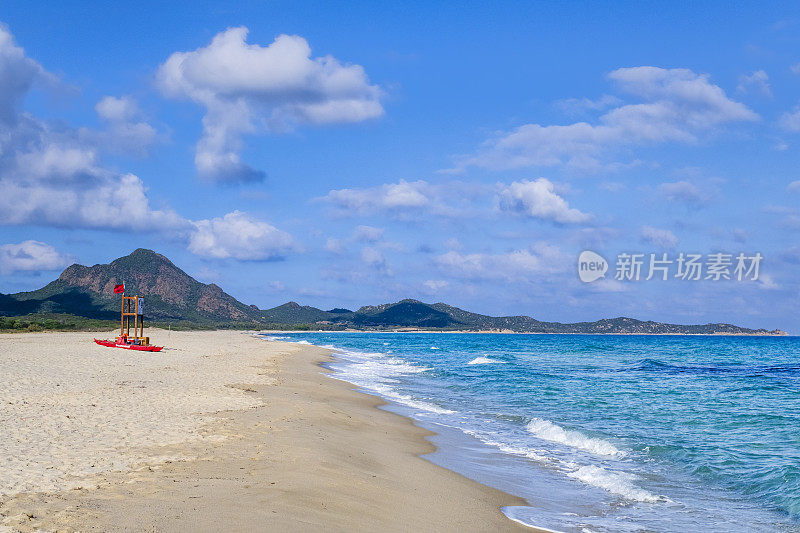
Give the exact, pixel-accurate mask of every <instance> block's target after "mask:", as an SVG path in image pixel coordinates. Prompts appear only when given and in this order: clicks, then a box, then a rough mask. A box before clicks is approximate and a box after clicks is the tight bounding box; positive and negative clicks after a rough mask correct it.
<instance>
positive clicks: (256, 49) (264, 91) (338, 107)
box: [157, 27, 384, 182]
mask: <svg viewBox="0 0 800 533" xmlns="http://www.w3.org/2000/svg"><path fill="white" fill-rule="evenodd" d="M247 33H248V29H247V28H245V27H238V28H229V29H227V30H225V31H223V32H221V33H219V34H217V35H216V36H215V37H214V38H213V39H212V41H211V43H210V44H209V45H208V46H206V47H203V48H198V49H196V50H194V51H191V52H175V53H174V54H172V55H171V56H169V58H167V60H166V61H165V62H164V63H163V64H162V65H161V66H160V67H159V69H158V72H157V77H158V83H159V86H160V88H161V90H162V91H163V93H164V94H165V95H168V96H172V97H177V98H188V99H189V100H192V101H194V102H196V103H198V104H200V105H202V106H204V107H205V109H206V115H205V116H204V117H203V135H202V137H201V139H200V141H199V142H198V144H197V152H196V156H195V164H196V166H197V169H198V172H199V173H200V175H201V176H203V177H206V178H208V179H211V180H214V181H228V182H236V181H252V180H259V179H261V178H263V173H262V172H260V171H258V170H255V169H253V168H251V167H249V166H248V165H246V164H245V163H243V162H242V161H241V159H240V155H239V154H240V152H241V150H242V136H243V135H245V134H248V133H254V132H256V131H258V130H259V129H260V127H261V126H264V127H266V128H267V129H272V130H280V129H286V128H288V127H291V126H293V125H295V124H312V125H321V124H332V123H342V122H360V121H363V120H367V119H371V118H376V117H379V116H381V115H382V114H383V112H384V111H383V106H382V105H381V102H380V99H381V96H382V91H381V89H380V88H379V87H378V86H377V85H372V84H370V82H369V78H368V77H367V74H366V73H365V71H364V69H363V67H361V66H360V65H345V64H342V63H340V62H339V60H337V59H336V58H334V57H332V56H323V57H316V58H312V57H311V48H310V46H309V44H308V42H306V40H305V39H303V38H302V37H300V36H298V35H279V36H278V37H276V38H275V40H274V41H273V42H272V43H271V44H270V45H268V46H261V45H258V44H248V43H247V42H246V39H247Z"/></svg>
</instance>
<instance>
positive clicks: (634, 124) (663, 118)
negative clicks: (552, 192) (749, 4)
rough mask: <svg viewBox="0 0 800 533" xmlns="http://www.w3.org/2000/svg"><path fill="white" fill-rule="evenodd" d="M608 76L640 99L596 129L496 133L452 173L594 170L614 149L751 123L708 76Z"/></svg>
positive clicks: (660, 72)
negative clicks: (547, 168)
mask: <svg viewBox="0 0 800 533" xmlns="http://www.w3.org/2000/svg"><path fill="white" fill-rule="evenodd" d="M608 78H609V79H610V80H612V81H613V82H615V83H616V84H617V86H618V87H619V88H620V90H621V91H623V92H625V93H628V94H631V95H633V96H635V97H638V98H640V99H641V100H642V101H643V102H642V103H638V104H626V105H622V106H619V107H616V108H613V109H611V110H610V111H608V112H607V113H605V114H603V115H602V116H601V117H600V118H599V120H598V122H597V123H595V124H590V123H588V122H577V123H574V124H568V125H563V126H562V125H553V126H543V125H541V124H525V125H523V126H520V127H518V128H516V129H515V130H513V131H511V132H502V133H500V134H498V135H497V136H496V137H495V138H492V139H489V140H488V141H486V142H485V143H484V144H483V145H482V146H481V147H480V148H479V149H478V150H477V152H476V153H474V154H473V155H470V156H466V157H462V158H459V160H458V161H457V165H456V167H455V168H454V169H452V171H453V172H459V171H462V170H464V169H465V168H467V167H470V166H477V167H483V168H488V169H494V170H502V169H511V168H522V167H529V166H555V165H568V166H571V167H574V168H578V169H583V170H596V169H597V168H598V167H600V166H601V164H602V163H603V161H604V160H607V158H608V155H609V154H610V153H613V152H614V151H616V150H618V149H619V148H621V147H625V146H636V145H647V144H658V143H664V142H670V141H671V142H684V143H691V142H695V141H697V140H698V138H699V137H698V136H699V135H700V134H701V133H704V132H707V131H711V130H713V129H714V128H715V127H717V126H719V125H722V124H725V123H728V122H737V121H753V120H757V119H758V115H756V114H755V113H754V112H753V111H751V110H750V109H748V108H747V107H746V106H744V105H743V104H741V103H739V102H735V101H733V100H731V99H730V98H728V97H727V96H726V94H725V92H724V91H723V90H722V89H721V88H720V87H718V86H717V85H714V84H713V83H711V82H710V81H709V76H708V75H705V74H696V73H694V72H692V71H691V70H688V69H662V68H657V67H633V68H621V69H618V70H615V71H613V72H611V73H610V74H609V75H608Z"/></svg>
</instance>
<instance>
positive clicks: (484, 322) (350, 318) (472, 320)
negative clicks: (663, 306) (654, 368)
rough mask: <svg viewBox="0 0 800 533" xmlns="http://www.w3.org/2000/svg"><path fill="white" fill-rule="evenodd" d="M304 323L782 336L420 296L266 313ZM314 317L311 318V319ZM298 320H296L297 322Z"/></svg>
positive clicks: (774, 332) (720, 326) (378, 327)
mask: <svg viewBox="0 0 800 533" xmlns="http://www.w3.org/2000/svg"><path fill="white" fill-rule="evenodd" d="M300 310H302V316H303V318H304V319H305V320H301V322H304V323H306V324H312V325H315V326H316V327H319V328H325V329H331V328H333V329H374V330H390V329H398V328H404V329H435V330H464V331H498V332H499V331H509V332H519V333H586V334H598V333H614V334H660V335H670V334H674V335H692V334H694V335H714V334H734V335H781V334H783V332H781V331H779V330H772V331H768V330H766V329H749V328H742V327H739V326H734V325H732V324H697V325H681V324H665V323H662V322H653V321H642V320H636V319H634V318H627V317H619V318H607V319H603V320H598V321H596V322H576V323H572V324H563V323H560V322H542V321H539V320H536V319H534V318H531V317H529V316H502V317H493V316H488V315H481V314H478V313H471V312H469V311H464V310H463V309H459V308H458V307H453V306H452V305H447V304H445V303H435V304H426V303H423V302H420V301H418V300H401V301H399V302H396V303H390V304H383V305H375V306H364V307H361V308H360V309H358V310H357V311H348V310H347V309H332V310H331V311H322V310H320V309H316V308H314V307H300V306H299V305H298V304H296V303H294V302H290V303H289V304H284V305H282V306H279V307H275V308H273V309H269V310H267V311H264V312H263V313H264V314H266V315H268V316H269V317H271V321H272V322H275V323H280V324H290V323H292V321H293V317H297V316H299V313H300ZM312 319H314V320H315V321H314V322H312V321H311V320H312ZM295 323H296V322H295Z"/></svg>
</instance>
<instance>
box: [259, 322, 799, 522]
mask: <svg viewBox="0 0 800 533" xmlns="http://www.w3.org/2000/svg"><path fill="white" fill-rule="evenodd" d="M265 337H266V338H268V339H276V340H284V341H289V342H300V343H309V344H314V345H319V346H326V347H328V348H331V349H332V350H334V357H335V359H334V361H333V362H331V363H328V364H327V365H328V366H329V368H330V369H331V370H332V371H333V374H332V376H333V377H334V378H335V379H340V380H344V381H347V382H349V383H352V384H353V385H354V388H356V389H357V390H361V391H363V392H367V393H370V394H374V395H378V396H380V397H382V398H383V399H385V400H386V401H387V402H388V405H387V407H385V408H387V409H389V410H391V411H395V412H397V413H400V414H403V415H405V416H408V417H411V418H413V419H414V420H415V421H416V423H417V424H418V425H420V426H423V427H425V428H428V429H430V430H432V431H434V432H435V433H436V436H434V437H431V438H430V439H431V441H432V442H433V443H434V444H435V445H436V446H437V447H438V449H437V451H436V452H434V453H432V454H429V455H426V456H424V457H425V459H427V460H430V461H432V462H434V463H436V464H439V465H441V466H444V467H446V468H448V469H451V470H453V471H456V472H459V473H460V474H463V475H465V476H467V477H469V478H472V479H474V480H476V481H478V482H481V483H484V484H486V485H490V486H493V487H495V488H498V489H501V490H504V491H506V492H508V493H511V494H515V495H518V496H521V497H522V498H524V499H525V500H526V501H527V502H528V505H525V506H513V507H506V508H504V509H503V512H504V513H505V515H506V516H507V517H508V518H509V520H514V521H517V522H520V523H522V524H526V525H533V526H537V527H544V528H549V529H552V530H554V531H563V532H582V533H588V532H605V531H624V532H639V531H664V532H688V531H704V532H732V531H781V532H783V531H800V338H797V337H743V336H710V337H696V336H645V335H642V336H637V335H630V336H618V335H518V334H478V333H475V334H473V333H418V332H413V333H390V332H387V333H377V332H366V333H356V332H298V333H294V332H293V333H286V334H269V335H265Z"/></svg>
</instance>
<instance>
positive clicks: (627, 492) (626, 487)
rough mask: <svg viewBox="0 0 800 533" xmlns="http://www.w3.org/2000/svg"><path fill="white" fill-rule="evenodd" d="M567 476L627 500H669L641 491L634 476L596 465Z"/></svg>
mask: <svg viewBox="0 0 800 533" xmlns="http://www.w3.org/2000/svg"><path fill="white" fill-rule="evenodd" d="M567 476H569V477H571V478H573V479H577V480H578V481H581V482H583V483H586V484H587V485H592V486H593V487H597V488H601V489H603V490H606V491H608V492H610V493H612V494H616V495H618V496H622V497H623V498H625V499H627V500H634V501H638V502H645V503H655V502H666V501H669V499H668V498H666V497H664V496H657V495H655V494H653V493H651V492H648V491H646V490H644V489H641V488H639V487H637V486H636V485H634V484H633V480H634V479H636V478H635V476H633V475H632V474H628V473H625V472H611V471H609V470H606V469H605V468H601V467H599V466H594V465H585V466H580V467H578V469H577V470H575V471H573V472H567Z"/></svg>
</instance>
